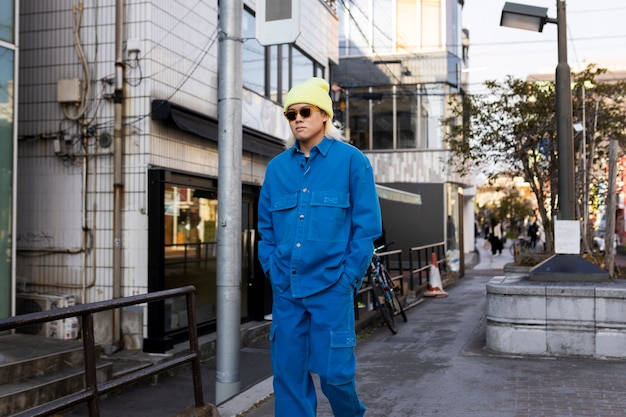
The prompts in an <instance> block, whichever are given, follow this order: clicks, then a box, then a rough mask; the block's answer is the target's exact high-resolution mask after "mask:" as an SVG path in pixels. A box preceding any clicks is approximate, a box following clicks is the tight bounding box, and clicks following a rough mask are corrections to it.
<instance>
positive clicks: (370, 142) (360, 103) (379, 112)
mask: <svg viewBox="0 0 626 417" xmlns="http://www.w3.org/2000/svg"><path fill="white" fill-rule="evenodd" d="M346 100H347V103H346V108H349V109H350V112H349V113H350V120H348V121H344V120H340V122H343V123H345V125H346V127H349V128H350V130H349V131H350V142H351V143H352V144H353V145H354V146H356V147H357V148H359V149H361V150H387V149H427V148H429V147H433V146H436V144H433V143H432V140H431V141H429V134H430V132H431V131H432V130H431V129H429V125H430V124H432V123H433V120H436V117H435V118H434V119H433V118H432V116H431V114H430V112H431V111H433V112H434V113H435V114H439V113H440V112H441V111H442V109H439V111H438V109H437V108H434V109H433V108H432V106H440V107H441V106H443V105H444V103H443V102H441V103H439V102H438V101H437V100H433V99H432V98H430V99H429V96H428V91H427V89H426V88H425V87H424V86H421V87H420V88H419V89H416V87H415V86H412V85H402V86H384V87H367V88H354V89H351V90H350V92H349V95H348V96H347V97H346ZM338 114H339V115H340V114H342V113H338Z"/></svg>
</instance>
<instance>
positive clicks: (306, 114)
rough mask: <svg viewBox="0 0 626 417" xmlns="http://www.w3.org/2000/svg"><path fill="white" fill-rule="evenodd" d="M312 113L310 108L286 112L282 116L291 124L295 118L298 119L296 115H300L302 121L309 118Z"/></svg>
mask: <svg viewBox="0 0 626 417" xmlns="http://www.w3.org/2000/svg"><path fill="white" fill-rule="evenodd" d="M312 111H313V109H312V108H311V107H303V108H301V109H300V110H289V111H286V112H285V113H284V114H285V117H286V118H287V120H289V121H290V122H293V121H294V120H296V117H298V114H300V116H302V118H303V119H306V118H307V117H310V116H311V112H312Z"/></svg>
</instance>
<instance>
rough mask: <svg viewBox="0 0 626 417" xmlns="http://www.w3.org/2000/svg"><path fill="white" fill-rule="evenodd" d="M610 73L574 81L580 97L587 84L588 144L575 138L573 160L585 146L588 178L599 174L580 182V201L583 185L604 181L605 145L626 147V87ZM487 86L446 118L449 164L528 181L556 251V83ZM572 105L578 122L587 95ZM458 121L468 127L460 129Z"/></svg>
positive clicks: (592, 70)
mask: <svg viewBox="0 0 626 417" xmlns="http://www.w3.org/2000/svg"><path fill="white" fill-rule="evenodd" d="M605 73H606V70H603V69H598V68H597V67H596V66H594V65H590V66H588V67H587V68H586V69H585V70H584V71H582V72H581V73H579V74H574V77H573V80H574V83H575V84H574V86H573V89H574V92H578V91H582V86H585V92H586V94H585V101H584V103H585V104H584V108H585V109H586V110H587V111H586V112H585V119H586V120H585V125H586V127H587V129H586V141H582V140H580V138H579V137H577V138H576V140H575V151H576V152H578V153H579V154H578V157H577V158H576V161H579V160H581V158H580V152H582V150H583V149H582V143H585V145H586V149H585V152H586V155H590V156H591V157H588V161H589V162H588V169H587V170H586V172H593V173H594V174H593V175H592V176H591V179H590V180H589V181H583V178H582V177H577V178H576V184H577V186H578V187H579V188H578V190H579V192H578V195H579V196H580V195H582V193H581V192H580V187H581V186H582V184H583V183H585V184H589V185H593V184H598V183H599V182H601V181H605V178H606V172H605V171H606V170H605V169H603V168H605V166H606V154H607V147H608V139H609V138H611V139H618V140H619V141H620V144H621V147H622V148H623V146H624V144H626V118H624V112H625V109H626V82H624V81H623V80H622V81H616V80H606V79H603V78H602V77H603V76H604V74H605ZM485 86H486V87H487V94H482V95H468V96H465V97H464V98H463V100H462V101H453V102H451V103H450V107H451V111H452V114H453V116H454V117H451V118H450V119H448V120H449V122H448V129H447V136H446V143H447V146H448V148H449V150H450V160H449V161H448V162H449V165H450V166H451V167H453V169H454V170H455V172H457V173H459V174H461V175H468V174H470V173H471V172H474V171H475V170H479V171H480V172H483V173H485V174H486V175H487V176H488V177H489V178H494V177H497V176H499V175H506V176H509V177H516V176H519V177H522V178H524V180H525V181H527V182H528V184H529V185H530V187H531V189H532V191H533V193H534V194H535V196H536V198H537V203H538V209H539V214H540V217H541V219H542V222H543V224H544V228H545V231H546V237H547V242H546V243H547V244H548V247H549V248H551V247H552V245H551V233H550V230H549V224H550V221H549V220H550V218H551V217H552V216H553V214H555V213H556V208H557V204H558V195H557V190H558V183H557V181H558V175H557V168H558V161H557V157H558V155H557V138H556V124H557V120H556V105H555V103H556V95H555V83H554V82H553V81H545V82H537V81H523V80H520V79H515V78H513V77H510V76H509V77H508V78H507V79H505V80H504V81H503V82H501V83H500V82H496V81H488V82H486V83H485ZM573 101H574V103H573V109H574V118H573V120H574V122H578V121H581V117H582V115H581V113H582V112H581V109H582V108H583V102H582V95H581V94H573ZM455 120H462V121H463V123H462V124H455V122H454V121H455ZM579 136H582V135H579ZM602 164H604V165H605V166H604V167H603V166H602ZM578 171H579V172H583V171H585V170H582V169H578ZM603 178H604V179H603ZM592 198H594V197H593V196H590V199H592ZM580 203H581V204H582V201H580Z"/></svg>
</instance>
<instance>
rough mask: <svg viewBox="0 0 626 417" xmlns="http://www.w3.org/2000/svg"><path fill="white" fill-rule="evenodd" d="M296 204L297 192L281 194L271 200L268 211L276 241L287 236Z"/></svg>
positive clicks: (280, 240) (291, 225)
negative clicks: (270, 215) (270, 214)
mask: <svg viewBox="0 0 626 417" xmlns="http://www.w3.org/2000/svg"><path fill="white" fill-rule="evenodd" d="M297 205H298V195H297V194H283V195H281V196H278V197H277V198H275V199H274V200H272V206H271V208H270V211H271V212H272V222H273V226H274V238H275V239H276V242H282V241H283V240H284V239H286V238H287V237H288V236H289V231H290V230H291V228H292V227H293V222H294V216H295V213H296V211H295V208H296V206H297Z"/></svg>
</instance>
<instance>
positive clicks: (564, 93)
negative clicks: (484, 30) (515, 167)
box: [500, 0, 576, 220]
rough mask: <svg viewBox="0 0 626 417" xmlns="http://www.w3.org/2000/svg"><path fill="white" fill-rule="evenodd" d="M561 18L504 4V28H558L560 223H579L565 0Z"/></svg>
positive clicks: (560, 2)
mask: <svg viewBox="0 0 626 417" xmlns="http://www.w3.org/2000/svg"><path fill="white" fill-rule="evenodd" d="M556 6H557V17H556V19H551V18H549V17H548V16H547V12H548V9H547V8H545V7H535V6H527V5H524V4H517V3H510V2H507V3H505V4H504V7H503V9H502V17H501V19H500V26H507V27H512V28H516V29H524V30H531V31H535V32H542V31H543V26H544V25H545V24H546V23H555V24H556V25H557V27H558V39H557V40H558V53H559V62H558V65H557V67H556V117H557V124H556V136H557V150H558V157H559V160H558V169H559V172H558V175H559V214H558V217H559V219H560V220H576V214H575V213H576V212H575V210H574V208H575V197H574V135H573V131H572V129H573V127H572V90H571V74H570V66H569V64H568V63H567V23H566V13H565V0H557V2H556Z"/></svg>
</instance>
